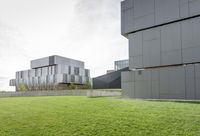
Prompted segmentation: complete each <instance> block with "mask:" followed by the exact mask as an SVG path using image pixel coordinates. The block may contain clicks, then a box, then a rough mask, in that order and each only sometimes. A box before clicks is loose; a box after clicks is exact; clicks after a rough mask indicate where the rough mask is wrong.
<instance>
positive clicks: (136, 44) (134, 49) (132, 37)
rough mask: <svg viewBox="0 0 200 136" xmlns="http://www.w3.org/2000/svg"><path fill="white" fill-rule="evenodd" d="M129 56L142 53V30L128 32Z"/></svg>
mask: <svg viewBox="0 0 200 136" xmlns="http://www.w3.org/2000/svg"><path fill="white" fill-rule="evenodd" d="M129 50H130V51H129V56H139V55H142V32H138V33H134V34H129Z"/></svg>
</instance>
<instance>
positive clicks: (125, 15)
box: [121, 8, 134, 33]
mask: <svg viewBox="0 0 200 136" xmlns="http://www.w3.org/2000/svg"><path fill="white" fill-rule="evenodd" d="M121 18H122V19H121V29H122V30H121V31H122V33H127V32H131V31H132V30H133V29H134V20H133V8H130V9H127V10H124V11H121Z"/></svg>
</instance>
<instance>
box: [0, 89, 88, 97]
mask: <svg viewBox="0 0 200 136" xmlns="http://www.w3.org/2000/svg"><path fill="white" fill-rule="evenodd" d="M86 95H87V90H64V91H27V92H0V97H23V96H86Z"/></svg>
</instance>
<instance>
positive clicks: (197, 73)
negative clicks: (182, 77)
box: [195, 64, 200, 99]
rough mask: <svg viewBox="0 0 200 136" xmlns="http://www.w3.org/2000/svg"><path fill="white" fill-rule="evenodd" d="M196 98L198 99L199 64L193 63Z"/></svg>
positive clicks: (199, 96) (199, 86) (199, 89)
mask: <svg viewBox="0 0 200 136" xmlns="http://www.w3.org/2000/svg"><path fill="white" fill-rule="evenodd" d="M195 85H196V88H195V89H196V93H195V94H196V99H200V64H196V65H195Z"/></svg>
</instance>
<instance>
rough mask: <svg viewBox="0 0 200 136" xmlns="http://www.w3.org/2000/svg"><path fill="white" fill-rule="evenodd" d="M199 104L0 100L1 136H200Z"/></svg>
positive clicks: (60, 98)
mask: <svg viewBox="0 0 200 136" xmlns="http://www.w3.org/2000/svg"><path fill="white" fill-rule="evenodd" d="M199 115H200V103H192V102H185V103H181V102H159V101H142V100H121V99H111V98H87V97H69V96H52V97H16V98H0V135H2V136H38V135H41V136H58V135H61V136H65V135H66V136H200V116H199Z"/></svg>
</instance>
